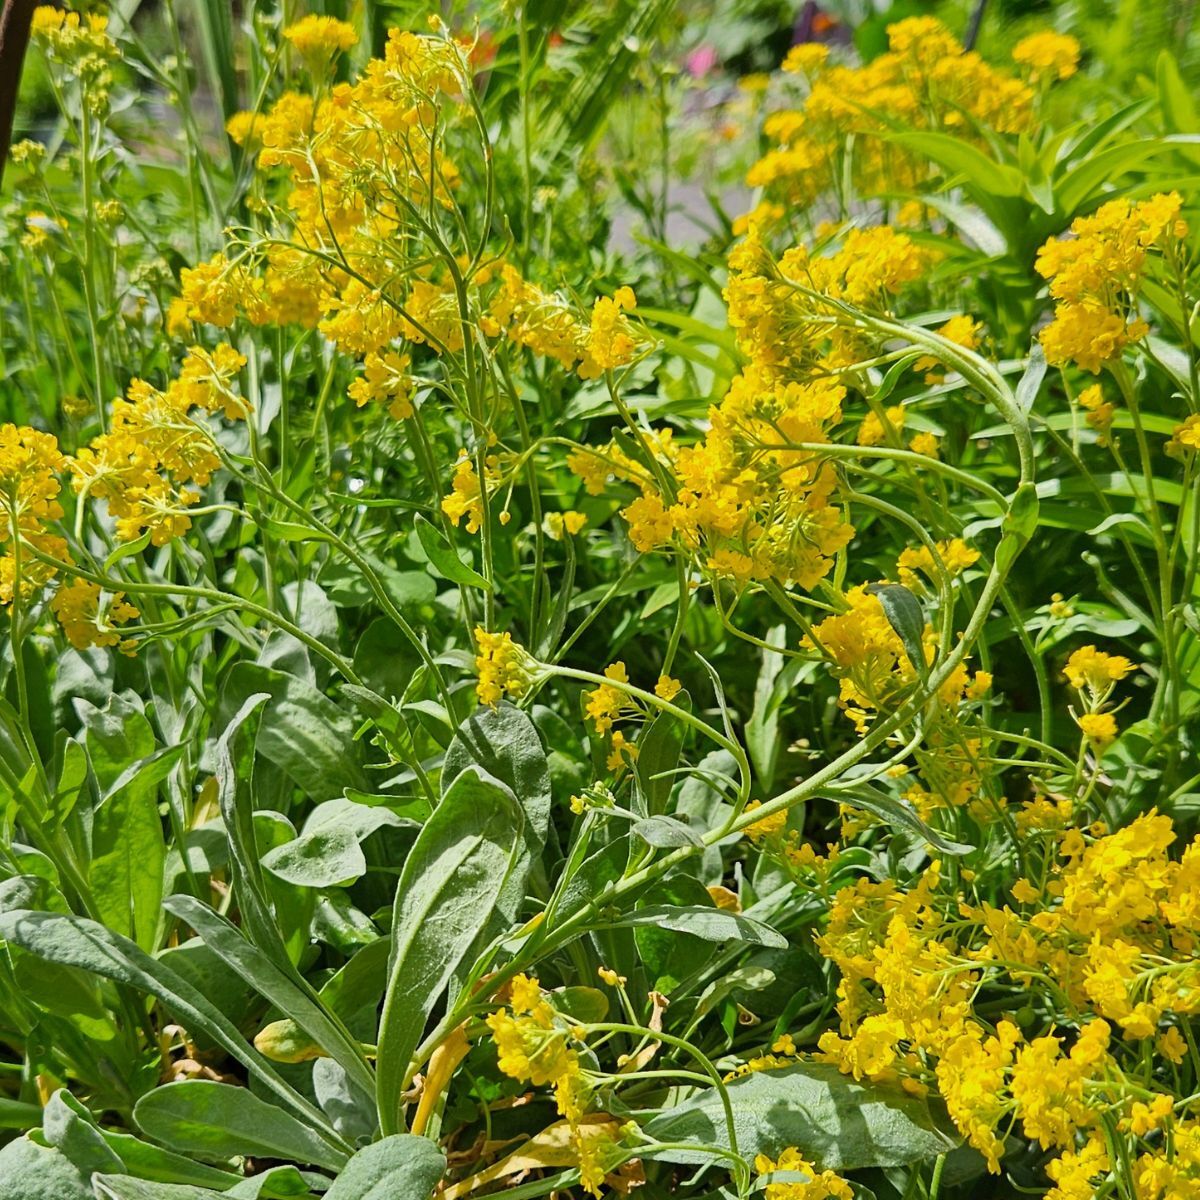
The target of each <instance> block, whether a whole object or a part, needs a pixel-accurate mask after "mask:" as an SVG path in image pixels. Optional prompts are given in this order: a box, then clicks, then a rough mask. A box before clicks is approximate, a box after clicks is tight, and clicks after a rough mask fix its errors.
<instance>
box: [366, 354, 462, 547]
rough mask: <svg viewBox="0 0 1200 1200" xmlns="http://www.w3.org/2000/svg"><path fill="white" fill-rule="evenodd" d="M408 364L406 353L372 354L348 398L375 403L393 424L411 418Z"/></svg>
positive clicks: (411, 407)
mask: <svg viewBox="0 0 1200 1200" xmlns="http://www.w3.org/2000/svg"><path fill="white" fill-rule="evenodd" d="M410 364H411V359H410V358H409V356H408V355H407V354H397V353H396V352H395V351H394V350H387V351H385V352H384V353H382V354H380V353H377V352H375V351H372V352H371V353H370V354H368V355H367V357H366V360H365V361H364V362H363V373H362V375H361V376H360V377H359V378H358V379H356V380H355V381H354V382H353V383H352V384H351V385H350V389H349V394H350V399H351V400H353V401H354V403H355V404H356V405H357V406H358V407H359V408H362V406H363V405H364V404H368V403H370V401H372V400H375V401H377V402H378V403H380V404H382V405H383V406H384V407H385V408H386V409H387V411H388V415H389V416H390V417H392V418H393V420H396V421H402V420H405V419H406V418H407V417H411V416H412V415H413V403H412V397H413V378H412V375H411V374H410V373H409V370H408V368H409V366H410ZM455 524H458V522H457V521H455Z"/></svg>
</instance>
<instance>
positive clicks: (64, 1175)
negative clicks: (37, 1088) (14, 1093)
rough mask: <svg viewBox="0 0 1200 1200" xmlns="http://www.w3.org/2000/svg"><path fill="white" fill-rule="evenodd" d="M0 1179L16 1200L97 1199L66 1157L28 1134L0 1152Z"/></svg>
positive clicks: (85, 1179)
mask: <svg viewBox="0 0 1200 1200" xmlns="http://www.w3.org/2000/svg"><path fill="white" fill-rule="evenodd" d="M0 1179H2V1180H3V1181H4V1189H5V1192H6V1194H7V1195H9V1196H12V1197H13V1200H18V1198H19V1200H95V1195H96V1194H95V1192H93V1191H92V1189H91V1187H90V1186H89V1185H88V1180H87V1177H86V1176H85V1175H84V1174H83V1172H82V1171H81V1170H80V1169H79V1168H78V1167H76V1166H75V1165H74V1164H73V1163H72V1162H71V1160H70V1159H69V1158H67V1156H66V1155H65V1154H63V1153H61V1152H60V1151H58V1150H55V1149H54V1148H53V1147H52V1146H41V1145H39V1144H38V1143H37V1142H35V1141H32V1140H31V1139H30V1138H29V1136H28V1135H26V1136H25V1137H23V1138H17V1140H16V1141H14V1142H9V1143H8V1145H7V1146H5V1147H4V1149H2V1150H0Z"/></svg>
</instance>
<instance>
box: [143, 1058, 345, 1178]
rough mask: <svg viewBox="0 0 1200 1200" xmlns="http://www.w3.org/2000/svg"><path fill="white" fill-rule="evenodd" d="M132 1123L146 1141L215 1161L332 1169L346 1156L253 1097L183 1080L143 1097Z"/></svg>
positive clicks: (216, 1085) (232, 1089)
mask: <svg viewBox="0 0 1200 1200" xmlns="http://www.w3.org/2000/svg"><path fill="white" fill-rule="evenodd" d="M133 1119H134V1123H135V1124H136V1125H137V1127H138V1128H139V1129H140V1130H141V1131H142V1132H143V1133H145V1134H147V1135H148V1136H149V1137H152V1138H154V1139H155V1140H156V1141H159V1142H162V1143H163V1144H164V1145H166V1146H170V1147H171V1148H172V1149H173V1150H182V1151H185V1152H187V1153H189V1154H198V1155H200V1156H201V1157H203V1158H212V1159H221V1158H231V1157H233V1156H234V1155H257V1156H260V1157H265V1158H282V1159H289V1160H291V1161H294V1162H298V1163H315V1164H316V1165H318V1166H322V1167H327V1168H329V1169H330V1170H334V1171H336V1170H338V1169H339V1168H340V1167H341V1166H342V1165H343V1164H344V1163H345V1162H346V1155H345V1154H343V1153H341V1152H339V1151H337V1150H334V1149H333V1148H332V1147H331V1146H330V1145H329V1143H328V1142H327V1141H325V1140H324V1139H323V1138H320V1137H318V1136H317V1135H316V1134H315V1133H314V1132H313V1131H312V1130H311V1129H310V1128H309V1127H308V1126H307V1125H304V1124H302V1123H301V1122H300V1121H298V1120H296V1118H295V1117H293V1116H291V1115H290V1114H289V1113H286V1112H284V1110H283V1109H281V1108H278V1107H276V1106H275V1105H274V1104H269V1103H268V1102H267V1101H265V1100H260V1099H259V1098H258V1097H257V1096H256V1095H255V1094H254V1093H253V1092H251V1091H249V1090H247V1089H246V1088H242V1087H234V1086H232V1085H231V1084H227V1083H214V1082H212V1081H211V1080H207V1079H185V1080H183V1081H182V1082H181V1083H172V1084H168V1085H166V1086H164V1087H158V1088H155V1089H154V1090H153V1091H150V1092H147V1093H146V1095H144V1096H143V1097H142V1098H141V1099H140V1100H139V1101H138V1102H137V1104H136V1105H135V1106H134V1110H133Z"/></svg>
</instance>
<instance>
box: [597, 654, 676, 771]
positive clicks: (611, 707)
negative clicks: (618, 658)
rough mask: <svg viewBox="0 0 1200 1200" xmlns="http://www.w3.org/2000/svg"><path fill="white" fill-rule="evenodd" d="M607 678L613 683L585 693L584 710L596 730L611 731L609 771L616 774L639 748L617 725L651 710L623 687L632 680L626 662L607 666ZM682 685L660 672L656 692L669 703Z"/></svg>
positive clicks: (655, 687)
mask: <svg viewBox="0 0 1200 1200" xmlns="http://www.w3.org/2000/svg"><path fill="white" fill-rule="evenodd" d="M604 677H605V679H606V680H609V681H610V682H607V683H602V684H599V685H598V686H597V687H595V688H592V689H591V690H589V691H587V692H585V693H584V711H585V713H586V715H587V718H588V720H590V721H591V722H592V725H593V726H594V727H595V729H596V732H597V733H600V734H611V738H610V749H609V754H608V762H607V765H608V769H609V770H610V771H612V772H614V773H617V772H619V771H622V770H623V769H624V768H625V767H626V766H627V765H628V763H630V762H632V761H633V760H634V759H635V758H637V753H638V748H637V745H636V744H635V743H633V742H631V741H629V739H628V738H627V737H626V735H625V733H624V732H623V731H622V730H620V729H617V730H614V729H613V726H614V724H615V723H616V722H617V721H621V720H630V719H633V720H644V719H645V718H646V717H647V716H648V715H649V713H648V711H647V706H646V705H644V704H643V703H642V702H641V701H639V700H638V698H637V697H636V696H631V695H630V694H629V693H628V692H627V691H626V690H625V689H624V688H623V687H621V686H620V685H621V684H628V683H629V682H630V680H629V672H628V671H627V670H626V669H625V664H624V663H623V662H615V663H611V664H609V666H607V667H605V668H604ZM681 688H682V684H680V682H679V680H678V679H672V678H671V676H670V675H660V676H659V677H658V681H657V682H656V683H655V685H654V694H655V695H656V696H658V697H659V698H660V699H662V700H666V701H668V702H669V701H671V700H674V699H675V697H676V696H677V695H678V694H679V692H680V690H681Z"/></svg>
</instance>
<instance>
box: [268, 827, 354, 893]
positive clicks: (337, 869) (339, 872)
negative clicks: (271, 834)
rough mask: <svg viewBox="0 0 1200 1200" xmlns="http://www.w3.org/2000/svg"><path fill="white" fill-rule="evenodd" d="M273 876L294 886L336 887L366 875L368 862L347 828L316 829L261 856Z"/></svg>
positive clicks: (351, 832) (351, 831) (352, 833)
mask: <svg viewBox="0 0 1200 1200" xmlns="http://www.w3.org/2000/svg"><path fill="white" fill-rule="evenodd" d="M262 865H263V866H264V867H265V868H266V869H267V870H268V871H270V872H271V874H272V875H275V876H277V877H278V878H279V879H282V880H284V881H285V882H287V883H294V884H295V885H296V886H297V887H311V888H322V887H335V886H337V885H339V884H343V885H344V884H347V883H351V882H353V881H354V880H355V879H359V878H361V877H362V876H363V875H365V874H366V873H367V860H366V856H365V855H364V854H363V852H362V849H361V847H360V846H359V844H358V838H357V837H355V836H354V831H353V830H350V829H318V830H317V831H316V832H315V833H306V834H303V835H302V836H301V837H298V838H296V839H294V840H293V841H290V842H285V843H284V844H283V845H282V846H276V847H275V849H274V850H269V851H268V852H267V853H266V854H264V855H263V857H262Z"/></svg>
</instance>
